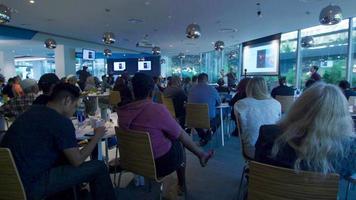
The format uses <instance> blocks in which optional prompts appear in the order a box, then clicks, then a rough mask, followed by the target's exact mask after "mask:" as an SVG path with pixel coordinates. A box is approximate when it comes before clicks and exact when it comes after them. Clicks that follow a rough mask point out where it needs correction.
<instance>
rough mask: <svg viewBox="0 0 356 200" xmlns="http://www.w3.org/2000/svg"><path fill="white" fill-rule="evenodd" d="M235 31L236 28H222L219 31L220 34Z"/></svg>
mask: <svg viewBox="0 0 356 200" xmlns="http://www.w3.org/2000/svg"><path fill="white" fill-rule="evenodd" d="M236 31H237V29H236V28H222V29H220V30H219V32H221V33H235V32H236Z"/></svg>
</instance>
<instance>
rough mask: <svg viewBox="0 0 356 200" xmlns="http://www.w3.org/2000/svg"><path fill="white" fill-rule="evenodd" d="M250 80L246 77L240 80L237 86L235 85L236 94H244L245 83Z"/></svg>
mask: <svg viewBox="0 0 356 200" xmlns="http://www.w3.org/2000/svg"><path fill="white" fill-rule="evenodd" d="M250 80H251V78H249V77H246V78H244V79H242V80H241V81H240V82H239V84H238V85H237V92H239V93H246V86H247V83H248V82H249V81H250Z"/></svg>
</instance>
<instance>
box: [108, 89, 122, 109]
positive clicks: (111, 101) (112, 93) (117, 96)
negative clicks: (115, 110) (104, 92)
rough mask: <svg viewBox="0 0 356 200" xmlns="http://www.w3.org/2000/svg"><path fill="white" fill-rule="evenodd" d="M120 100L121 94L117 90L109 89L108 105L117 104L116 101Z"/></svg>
mask: <svg viewBox="0 0 356 200" xmlns="http://www.w3.org/2000/svg"><path fill="white" fill-rule="evenodd" d="M120 102H121V95H120V92H119V91H113V90H112V91H110V94H109V105H111V106H114V107H115V106H117V104H118V103H120Z"/></svg>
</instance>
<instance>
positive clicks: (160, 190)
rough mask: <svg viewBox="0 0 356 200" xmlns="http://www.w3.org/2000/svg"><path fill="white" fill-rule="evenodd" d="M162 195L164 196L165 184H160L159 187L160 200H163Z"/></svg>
mask: <svg viewBox="0 0 356 200" xmlns="http://www.w3.org/2000/svg"><path fill="white" fill-rule="evenodd" d="M162 194H163V182H161V183H160V186H159V200H162V198H163V197H162Z"/></svg>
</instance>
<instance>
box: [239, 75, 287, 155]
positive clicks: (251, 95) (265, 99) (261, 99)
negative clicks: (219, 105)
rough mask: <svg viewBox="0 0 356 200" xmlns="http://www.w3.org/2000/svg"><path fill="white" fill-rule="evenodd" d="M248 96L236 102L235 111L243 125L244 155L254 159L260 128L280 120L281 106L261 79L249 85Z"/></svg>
mask: <svg viewBox="0 0 356 200" xmlns="http://www.w3.org/2000/svg"><path fill="white" fill-rule="evenodd" d="M246 95H247V97H246V98H244V99H242V100H239V101H238V102H236V104H235V106H234V110H235V116H236V118H237V119H239V122H240V125H241V139H242V143H243V150H244V153H245V154H246V155H247V156H248V157H250V158H251V159H253V158H254V157H255V143H256V141H257V138H258V133H259V130H260V126H262V125H264V124H274V123H276V122H277V121H278V120H279V119H280V117H281V104H280V103H279V102H278V101H277V100H275V99H273V98H271V96H270V95H269V93H268V90H267V84H266V81H265V80H264V79H263V78H261V77H254V78H252V79H251V80H250V81H249V82H248V83H247V86H246Z"/></svg>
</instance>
